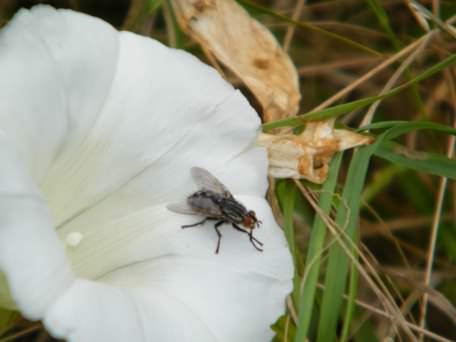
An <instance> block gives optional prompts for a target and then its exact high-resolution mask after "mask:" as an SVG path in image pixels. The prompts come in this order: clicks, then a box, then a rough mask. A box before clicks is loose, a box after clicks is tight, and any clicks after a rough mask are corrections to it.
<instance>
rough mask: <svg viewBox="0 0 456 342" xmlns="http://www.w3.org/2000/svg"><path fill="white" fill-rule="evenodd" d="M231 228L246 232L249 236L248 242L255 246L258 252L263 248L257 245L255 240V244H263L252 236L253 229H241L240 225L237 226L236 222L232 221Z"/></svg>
mask: <svg viewBox="0 0 456 342" xmlns="http://www.w3.org/2000/svg"><path fill="white" fill-rule="evenodd" d="M232 225H233V228H234V229H236V230H239V231H240V232H243V233H246V234H247V235H248V236H249V240H250V243H251V244H252V246H253V247H255V249H256V250H258V251H260V252H263V249H262V248H260V247H258V246H257V245H256V244H255V242H256V243H257V244H259V245H260V246H263V243H262V242H261V241H260V240H258V239H256V238H255V237H254V236H253V231H252V230H251V231H250V232H248V231H246V230H244V229H242V228H241V227H239V226H238V225H237V224H235V223H233V224H232Z"/></svg>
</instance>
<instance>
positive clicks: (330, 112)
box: [262, 54, 456, 131]
mask: <svg viewBox="0 0 456 342" xmlns="http://www.w3.org/2000/svg"><path fill="white" fill-rule="evenodd" d="M455 63H456V54H453V55H451V56H449V57H447V58H445V59H444V60H443V61H441V62H440V63H437V64H435V65H433V66H432V67H430V68H429V69H427V70H426V71H424V72H423V73H421V74H420V75H418V76H417V77H415V78H413V79H412V80H410V81H408V82H405V83H404V84H402V85H400V86H398V87H396V88H393V89H391V90H390V91H388V92H387V93H385V94H383V95H378V96H370V97H366V98H364V99H360V100H356V101H353V102H347V103H344V104H340V105H337V106H333V107H330V108H326V109H323V110H319V111H314V112H308V113H306V114H302V115H298V116H295V117H292V118H286V119H281V120H276V121H272V122H268V123H265V124H263V125H262V128H263V130H264V131H268V130H271V129H274V128H279V127H288V126H291V127H297V126H300V125H302V124H304V122H305V121H310V120H312V121H313V120H325V119H330V118H333V117H337V116H339V115H342V114H346V113H349V112H351V111H354V110H357V109H361V108H363V107H366V106H368V105H370V104H371V103H374V102H375V101H378V100H382V99H385V98H387V97H390V96H393V95H396V94H398V93H399V92H401V91H403V90H405V89H407V88H408V87H410V86H411V85H413V84H417V83H418V82H421V81H423V80H425V79H426V78H429V77H431V76H432V75H434V74H435V73H437V72H439V71H441V70H443V69H445V68H447V67H448V66H451V65H453V64H455Z"/></svg>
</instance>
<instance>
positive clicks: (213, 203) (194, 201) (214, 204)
mask: <svg viewBox="0 0 456 342" xmlns="http://www.w3.org/2000/svg"><path fill="white" fill-rule="evenodd" d="M221 199H222V196H220V195H219V194H217V193H214V192H212V191H197V192H195V193H194V194H192V195H190V196H189V197H188V198H187V204H188V205H189V206H190V207H191V208H192V209H193V210H194V211H195V212H197V213H200V214H202V215H206V216H208V217H216V218H219V217H221V216H223V212H222V210H221V208H220V204H219V203H220V202H221Z"/></svg>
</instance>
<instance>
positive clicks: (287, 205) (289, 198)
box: [276, 180, 300, 303]
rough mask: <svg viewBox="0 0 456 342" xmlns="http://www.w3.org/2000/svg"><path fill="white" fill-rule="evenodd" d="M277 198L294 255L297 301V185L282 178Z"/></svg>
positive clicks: (294, 300)
mask: <svg viewBox="0 0 456 342" xmlns="http://www.w3.org/2000/svg"><path fill="white" fill-rule="evenodd" d="M276 191H277V199H278V200H279V204H280V207H281V209H282V213H283V218H284V227H283V229H284V232H285V238H286V239H287V242H288V246H289V248H290V252H291V255H292V256H293V262H294V266H295V267H294V269H295V275H294V278H293V302H294V303H297V301H298V298H299V283H300V280H299V275H298V272H297V271H298V268H299V263H300V258H299V255H298V251H297V249H296V241H295V233H294V224H293V214H294V211H295V206H296V196H297V190H296V187H295V185H294V184H293V183H292V182H291V181H289V180H280V181H278V182H277V188H276Z"/></svg>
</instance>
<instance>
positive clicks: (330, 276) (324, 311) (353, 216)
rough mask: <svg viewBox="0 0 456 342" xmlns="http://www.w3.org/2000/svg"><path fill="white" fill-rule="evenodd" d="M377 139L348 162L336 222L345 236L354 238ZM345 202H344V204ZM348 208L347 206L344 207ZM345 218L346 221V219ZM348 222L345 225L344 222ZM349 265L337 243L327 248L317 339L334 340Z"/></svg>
mask: <svg viewBox="0 0 456 342" xmlns="http://www.w3.org/2000/svg"><path fill="white" fill-rule="evenodd" d="M376 146H377V143H375V144H373V145H370V146H365V147H362V148H360V149H359V150H358V151H357V152H356V153H355V154H354V156H353V158H352V161H351V163H350V166H349V170H348V175H347V179H346V181H345V186H344V189H343V193H342V202H341V203H340V205H339V207H338V210H337V215H336V224H337V225H338V227H342V228H345V231H344V233H345V235H346V237H347V238H348V239H351V240H352V241H353V242H356V232H357V227H358V217H359V209H360V203H361V192H362V189H363V186H364V181H365V178H366V174H367V168H368V165H369V161H370V158H371V156H372V154H373V152H374V150H375V148H376ZM344 203H345V204H344ZM347 208H349V210H347ZM347 219H348V221H347ZM346 222H348V224H347V226H346V227H344V225H345V223H346ZM348 268H349V258H348V256H347V255H346V254H345V251H344V250H343V249H342V247H341V246H340V244H339V243H335V244H333V246H332V247H331V248H330V251H329V258H328V266H327V269H326V278H325V290H324V293H323V300H322V307H321V313H320V318H319V322H320V325H319V327H318V337H317V341H318V342H326V341H334V340H335V338H336V336H335V335H336V330H337V329H336V327H337V322H338V319H339V312H340V308H341V305H342V295H343V293H344V290H345V284H346V278H347V274H348Z"/></svg>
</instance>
